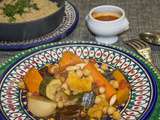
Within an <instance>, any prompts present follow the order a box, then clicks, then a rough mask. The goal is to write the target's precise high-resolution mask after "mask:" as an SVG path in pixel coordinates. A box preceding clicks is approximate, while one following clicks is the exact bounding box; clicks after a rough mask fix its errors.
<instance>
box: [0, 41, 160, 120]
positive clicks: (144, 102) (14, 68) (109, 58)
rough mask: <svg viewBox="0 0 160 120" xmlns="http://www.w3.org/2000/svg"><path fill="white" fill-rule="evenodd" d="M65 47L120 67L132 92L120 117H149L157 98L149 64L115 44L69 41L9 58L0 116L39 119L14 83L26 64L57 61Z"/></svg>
mask: <svg viewBox="0 0 160 120" xmlns="http://www.w3.org/2000/svg"><path fill="white" fill-rule="evenodd" d="M64 51H72V52H74V53H75V54H77V55H79V56H80V57H81V58H94V59H96V61H97V62H98V63H107V64H108V65H109V66H110V68H112V69H113V70H114V69H120V70H121V71H123V72H124V74H125V76H126V77H127V80H128V82H129V83H130V86H131V93H130V97H129V99H128V101H127V102H126V103H125V104H124V105H123V106H121V107H120V108H119V109H120V111H121V116H122V120H146V119H147V118H149V116H150V114H151V112H152V110H153V109H154V106H155V103H156V100H157V84H156V80H158V79H159V78H158V76H157V73H156V72H154V69H153V67H152V66H151V65H150V64H148V63H147V62H145V61H144V59H143V58H141V57H140V56H138V55H136V54H134V53H130V52H128V51H126V50H122V49H121V48H117V47H114V46H105V45H102V44H97V43H91V42H81V43H76V42H68V43H58V44H49V45H44V46H41V47H36V48H33V49H30V50H28V51H27V52H22V53H20V54H18V55H16V56H15V57H14V58H12V59H9V61H8V63H7V64H8V67H7V69H5V71H4V72H3V74H2V76H1V82H0V106H1V113H2V114H3V117H2V118H1V120H3V119H4V120H5V119H7V120H35V119H38V118H36V117H35V116H33V115H32V114H31V113H30V112H29V111H28V110H27V106H26V105H27V101H26V91H22V90H20V89H19V88H18V84H17V83H18V82H20V81H21V80H22V78H23V76H24V75H25V74H26V72H27V71H28V70H29V68H31V67H36V68H37V69H40V68H42V67H43V66H44V65H45V64H47V63H56V62H57V61H58V60H59V59H60V57H61V56H62V53H63V52H64ZM27 53H29V54H27ZM15 59H16V60H15ZM4 65H5V63H4V64H3V65H1V66H0V67H1V68H2V66H4ZM105 119H110V118H105Z"/></svg>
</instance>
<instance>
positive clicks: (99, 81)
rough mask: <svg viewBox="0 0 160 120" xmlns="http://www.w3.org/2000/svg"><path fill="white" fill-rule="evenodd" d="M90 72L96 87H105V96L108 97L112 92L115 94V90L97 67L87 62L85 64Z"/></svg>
mask: <svg viewBox="0 0 160 120" xmlns="http://www.w3.org/2000/svg"><path fill="white" fill-rule="evenodd" d="M85 68H86V69H88V70H89V71H90V72H91V75H92V76H93V78H94V82H95V83H96V85H97V86H98V87H100V86H103V87H105V89H106V98H107V99H109V98H110V97H112V96H113V95H114V94H116V90H115V89H114V88H113V86H112V85H111V84H110V83H109V81H108V80H107V79H106V78H105V77H104V76H103V75H102V74H101V73H100V72H99V71H98V70H97V68H96V67H95V66H94V64H92V63H88V64H87V65H86V66H85Z"/></svg>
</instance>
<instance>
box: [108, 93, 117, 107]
mask: <svg viewBox="0 0 160 120" xmlns="http://www.w3.org/2000/svg"><path fill="white" fill-rule="evenodd" d="M116 101H117V96H116V95H113V96H112V97H111V99H110V101H109V105H110V106H112V105H114V104H115V103H116Z"/></svg>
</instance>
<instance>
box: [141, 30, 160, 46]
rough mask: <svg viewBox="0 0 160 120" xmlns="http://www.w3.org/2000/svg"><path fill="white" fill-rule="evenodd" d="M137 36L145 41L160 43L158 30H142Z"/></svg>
mask: <svg viewBox="0 0 160 120" xmlns="http://www.w3.org/2000/svg"><path fill="white" fill-rule="evenodd" d="M139 37H140V39H141V40H143V41H145V42H148V43H151V44H155V45H160V32H159V33H158V32H144V33H140V34H139Z"/></svg>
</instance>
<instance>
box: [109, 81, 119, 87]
mask: <svg viewBox="0 0 160 120" xmlns="http://www.w3.org/2000/svg"><path fill="white" fill-rule="evenodd" d="M110 84H111V85H112V86H113V87H114V88H116V89H118V88H119V83H118V82H117V81H116V80H111V81H110Z"/></svg>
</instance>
